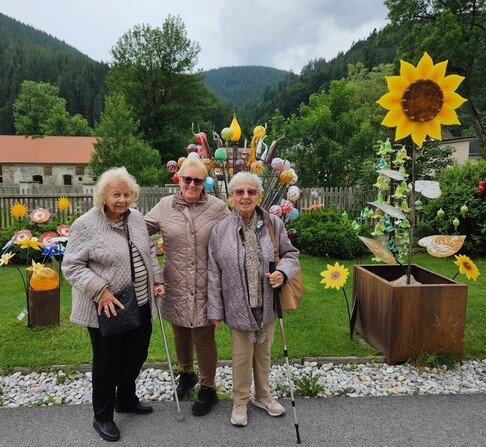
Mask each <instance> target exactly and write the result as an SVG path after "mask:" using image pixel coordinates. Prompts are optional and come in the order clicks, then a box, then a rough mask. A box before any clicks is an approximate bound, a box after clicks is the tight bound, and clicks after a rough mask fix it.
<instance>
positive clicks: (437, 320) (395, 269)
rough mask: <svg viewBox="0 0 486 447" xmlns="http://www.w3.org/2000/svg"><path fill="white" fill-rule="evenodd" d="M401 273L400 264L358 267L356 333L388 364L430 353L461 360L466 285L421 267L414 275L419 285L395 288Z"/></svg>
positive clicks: (355, 283) (355, 294)
mask: <svg viewBox="0 0 486 447" xmlns="http://www.w3.org/2000/svg"><path fill="white" fill-rule="evenodd" d="M403 274H404V271H403V268H402V267H400V266H398V265H356V266H354V282H353V299H354V300H357V305H358V315H357V319H356V330H357V332H358V333H359V334H360V335H361V336H362V337H363V338H364V339H365V340H367V341H368V342H369V343H370V344H371V345H373V346H374V347H375V348H378V349H380V350H381V351H382V353H383V356H384V357H385V360H386V362H387V363H389V364H395V363H399V362H404V361H407V360H408V359H410V358H412V357H417V356H419V355H422V354H426V353H428V354H440V355H442V354H448V355H453V356H455V357H457V358H461V357H462V355H463V352H464V325H465V320H466V303H467V286H466V285H464V284H459V283H457V282H455V281H453V280H451V279H448V278H446V277H444V276H441V275H438V274H436V273H434V272H431V271H430V270H427V269H424V268H423V267H419V266H417V265H412V275H413V276H414V277H415V279H416V280H417V281H418V282H420V283H421V284H416V285H394V284H391V282H390V281H394V280H395V279H398V278H399V277H400V276H402V275H403Z"/></svg>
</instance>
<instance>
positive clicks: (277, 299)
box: [269, 261, 302, 444]
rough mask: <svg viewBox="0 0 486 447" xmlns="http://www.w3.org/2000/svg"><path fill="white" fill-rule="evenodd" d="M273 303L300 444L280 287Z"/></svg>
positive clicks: (271, 264)
mask: <svg viewBox="0 0 486 447" xmlns="http://www.w3.org/2000/svg"><path fill="white" fill-rule="evenodd" d="M276 269H277V263H276V262H275V261H271V262H269V272H270V273H273V272H275V270H276ZM273 303H274V307H275V310H276V311H277V317H278V321H279V324H280V337H281V340H282V345H283V353H284V357H285V365H286V368H287V381H288V382H289V390H290V401H291V403H292V412H293V415H294V427H295V434H296V436H297V444H300V443H301V442H302V441H301V439H300V432H299V423H298V422H297V410H296V409H295V398H294V383H293V381H292V375H291V373H290V364H289V351H288V349H287V338H286V337H285V328H284V323H283V312H282V307H281V305H280V287H276V288H275V289H273Z"/></svg>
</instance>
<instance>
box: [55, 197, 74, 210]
mask: <svg viewBox="0 0 486 447" xmlns="http://www.w3.org/2000/svg"><path fill="white" fill-rule="evenodd" d="M56 207H57V209H58V210H59V211H68V210H69V208H70V207H71V201H70V200H69V199H68V198H67V197H59V199H57V200H56Z"/></svg>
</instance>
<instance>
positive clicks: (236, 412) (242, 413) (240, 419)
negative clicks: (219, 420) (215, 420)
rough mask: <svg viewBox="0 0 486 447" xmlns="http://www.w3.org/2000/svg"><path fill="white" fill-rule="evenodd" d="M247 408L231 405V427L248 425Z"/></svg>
mask: <svg viewBox="0 0 486 447" xmlns="http://www.w3.org/2000/svg"><path fill="white" fill-rule="evenodd" d="M247 410H248V407H247V405H243V404H237V403H234V404H233V411H232V412H231V423H232V424H233V425H242V426H244V425H246V424H247V423H248V414H247Z"/></svg>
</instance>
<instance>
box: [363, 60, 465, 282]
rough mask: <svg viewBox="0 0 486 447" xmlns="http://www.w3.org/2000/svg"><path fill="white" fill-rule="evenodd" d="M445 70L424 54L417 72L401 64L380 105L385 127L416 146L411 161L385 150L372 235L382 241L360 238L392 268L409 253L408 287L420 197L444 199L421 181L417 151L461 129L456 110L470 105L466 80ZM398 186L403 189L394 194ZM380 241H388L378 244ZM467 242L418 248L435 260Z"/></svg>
mask: <svg viewBox="0 0 486 447" xmlns="http://www.w3.org/2000/svg"><path fill="white" fill-rule="evenodd" d="M446 67H447V61H443V62H440V63H438V64H435V65H434V63H433V61H432V58H431V57H430V56H429V55H428V54H427V53H424V55H423V56H422V58H421V59H420V61H419V63H418V64H417V66H416V67H414V66H413V65H412V64H410V63H408V62H406V61H403V60H402V61H400V76H387V77H386V81H387V85H388V89H389V92H388V93H385V94H384V95H383V96H382V97H381V98H380V99H379V100H378V101H377V103H378V104H379V105H381V106H382V107H383V108H385V109H387V110H388V113H387V114H386V116H385V118H384V119H383V121H382V124H383V125H384V126H387V127H396V130H395V140H401V139H403V138H405V137H407V136H409V135H410V136H411V138H412V141H413V145H412V149H411V153H410V156H408V155H407V151H406V149H405V147H404V146H403V147H401V148H400V149H398V150H395V149H393V147H392V145H391V143H390V142H389V141H387V142H385V143H383V144H382V145H381V146H380V150H379V151H378V154H379V155H380V156H381V158H380V161H379V162H378V165H377V167H378V170H377V172H378V174H379V177H378V180H377V182H376V184H375V186H376V187H377V188H378V189H379V193H378V197H377V200H375V201H374V202H370V204H371V205H372V206H373V207H375V208H376V212H375V216H374V217H377V218H378V219H379V221H378V224H377V226H375V231H374V232H373V235H374V236H376V237H377V238H378V240H376V239H370V238H365V237H360V239H361V240H362V241H363V242H364V243H365V244H366V246H367V247H368V248H369V249H370V251H372V252H373V253H374V254H375V255H376V256H377V257H378V258H379V259H381V260H382V261H384V262H386V263H387V264H395V263H397V262H398V263H399V264H401V263H402V262H403V259H402V258H401V256H403V254H404V253H406V255H407V268H406V284H410V283H411V281H413V278H411V273H410V272H411V263H412V262H411V260H412V254H413V251H412V248H413V235H414V226H415V212H416V209H417V208H419V207H420V206H421V201H420V200H419V199H418V195H419V194H422V195H423V196H424V197H427V198H430V199H433V198H437V197H439V196H440V194H441V193H440V187H439V184H438V182H433V181H425V180H416V178H415V162H416V155H417V150H418V149H420V148H421V147H422V146H423V143H424V141H425V138H426V137H427V136H430V137H431V138H433V139H435V140H442V134H441V125H452V124H460V122H459V120H458V118H457V113H456V111H455V109H457V108H458V107H459V106H460V105H461V104H462V103H464V102H465V101H466V99H464V98H463V97H461V96H460V95H459V94H458V93H456V92H455V90H456V89H457V87H458V86H459V84H460V83H461V82H462V81H463V79H464V77H463V76H459V75H449V76H446V75H445V72H446ZM390 154H394V155H395V158H394V159H392V158H391V156H390ZM387 157H388V158H389V159H388V160H387ZM407 158H411V163H412V169H411V179H410V183H409V184H407V182H406V180H407V177H408V174H407V173H406V171H405V169H404V167H403V165H404V163H405V160H406V159H407ZM393 167H395V169H398V170H395V169H392V168H393ZM394 182H395V183H398V184H397V186H396V187H395V189H394V190H393V183H394ZM386 194H388V198H387V199H386V198H385V195H386ZM380 237H381V238H382V239H385V241H382V240H379V238H380ZM464 239H465V236H460V235H454V236H442V235H437V236H429V237H428V238H423V239H421V240H420V241H419V245H421V246H423V247H425V248H426V249H427V251H428V252H429V253H430V254H431V255H432V256H437V257H447V256H452V255H453V254H455V253H457V252H458V251H459V250H460V249H461V247H462V245H463V243H464ZM400 250H401V253H400Z"/></svg>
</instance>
